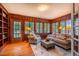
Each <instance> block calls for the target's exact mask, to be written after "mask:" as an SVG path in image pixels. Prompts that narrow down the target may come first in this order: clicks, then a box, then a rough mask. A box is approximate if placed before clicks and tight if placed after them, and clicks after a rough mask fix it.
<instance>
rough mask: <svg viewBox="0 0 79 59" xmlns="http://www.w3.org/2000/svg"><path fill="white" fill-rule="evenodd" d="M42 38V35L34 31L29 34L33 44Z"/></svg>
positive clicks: (29, 39)
mask: <svg viewBox="0 0 79 59" xmlns="http://www.w3.org/2000/svg"><path fill="white" fill-rule="evenodd" d="M40 39H41V37H40V35H36V34H34V33H32V34H30V35H28V41H29V43H31V44H37V43H38V42H39V40H40Z"/></svg>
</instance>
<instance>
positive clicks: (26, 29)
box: [25, 22, 29, 34]
mask: <svg viewBox="0 0 79 59" xmlns="http://www.w3.org/2000/svg"><path fill="white" fill-rule="evenodd" d="M28 28H29V22H25V34H28V33H29V30H28Z"/></svg>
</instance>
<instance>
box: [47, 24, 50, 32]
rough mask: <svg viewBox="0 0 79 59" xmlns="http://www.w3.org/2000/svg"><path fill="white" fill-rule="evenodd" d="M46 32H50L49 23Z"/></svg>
mask: <svg viewBox="0 0 79 59" xmlns="http://www.w3.org/2000/svg"><path fill="white" fill-rule="evenodd" d="M47 33H50V24H49V23H47Z"/></svg>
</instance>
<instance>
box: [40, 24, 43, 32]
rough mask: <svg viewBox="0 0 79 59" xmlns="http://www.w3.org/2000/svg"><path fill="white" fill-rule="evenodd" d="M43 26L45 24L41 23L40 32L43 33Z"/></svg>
mask: <svg viewBox="0 0 79 59" xmlns="http://www.w3.org/2000/svg"><path fill="white" fill-rule="evenodd" d="M42 26H43V24H42V23H40V33H42V31H43V30H42V29H43V28H42Z"/></svg>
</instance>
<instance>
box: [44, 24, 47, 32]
mask: <svg viewBox="0 0 79 59" xmlns="http://www.w3.org/2000/svg"><path fill="white" fill-rule="evenodd" d="M46 32H47V23H44V33H46Z"/></svg>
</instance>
